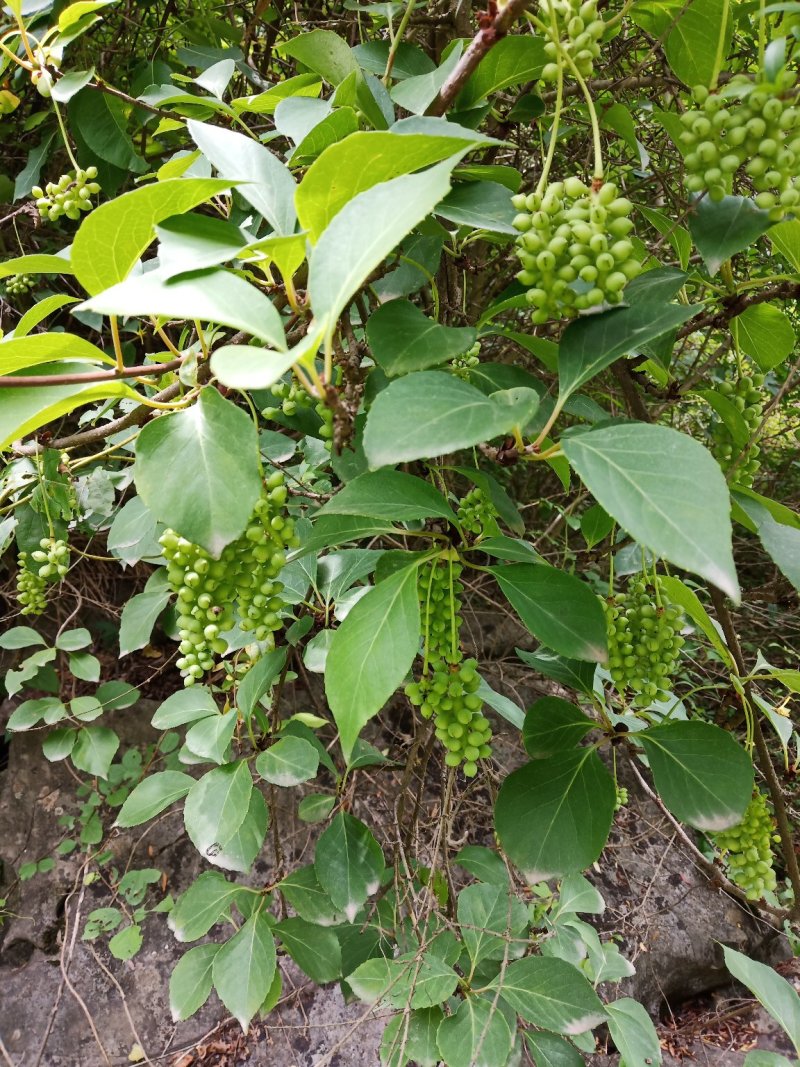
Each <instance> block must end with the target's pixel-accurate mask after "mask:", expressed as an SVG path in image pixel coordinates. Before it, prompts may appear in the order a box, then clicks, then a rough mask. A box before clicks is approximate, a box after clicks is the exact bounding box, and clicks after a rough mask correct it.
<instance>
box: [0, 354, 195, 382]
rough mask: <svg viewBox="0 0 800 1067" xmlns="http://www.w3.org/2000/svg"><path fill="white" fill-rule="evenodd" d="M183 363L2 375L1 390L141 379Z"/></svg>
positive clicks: (176, 367)
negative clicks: (79, 371)
mask: <svg viewBox="0 0 800 1067" xmlns="http://www.w3.org/2000/svg"><path fill="white" fill-rule="evenodd" d="M182 363H183V357H181V358H180V359H171V360H170V361H169V363H146V364H142V365H141V366H139V367H123V368H121V369H120V370H116V369H114V370H90V371H82V372H81V373H80V374H38V375H37V374H29V375H18V374H14V375H6V374H3V375H0V389H28V388H30V387H31V386H33V387H34V388H36V387H37V386H45V385H72V384H73V383H76V384H78V383H81V382H113V381H115V380H116V379H117V378H141V377H143V376H144V375H147V374H166V373H167V372H168V371H172V370H177V369H178V367H180V365H181V364H182Z"/></svg>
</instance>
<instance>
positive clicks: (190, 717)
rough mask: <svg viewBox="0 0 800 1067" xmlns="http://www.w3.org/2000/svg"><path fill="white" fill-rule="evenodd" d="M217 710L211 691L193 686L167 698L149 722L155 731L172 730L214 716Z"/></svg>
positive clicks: (199, 686) (203, 687) (201, 686)
mask: <svg viewBox="0 0 800 1067" xmlns="http://www.w3.org/2000/svg"><path fill="white" fill-rule="evenodd" d="M218 710H219V709H218V708H217V704H216V701H215V700H214V697H213V696H212V695H211V690H210V689H208V688H207V687H206V686H204V685H193V686H191V687H190V688H189V689H179V690H178V691H177V692H176V693H172V694H171V695H170V696H168V697H167V699H166V700H165V701H164V702H163V703H162V704H161V705H160V706H159V707H158V708H157V710H156V712H155V714H154V715H153V718H152V719H151V720H150V722H151V724H152V725H153V726H154V727H155V729H156V730H174V729H175V727H176V726H185V724H186V723H187V722H195V721H196V720H197V719H205V718H206V717H207V716H209V715H216V714H217V713H218Z"/></svg>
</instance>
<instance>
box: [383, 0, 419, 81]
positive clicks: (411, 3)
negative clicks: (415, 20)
mask: <svg viewBox="0 0 800 1067" xmlns="http://www.w3.org/2000/svg"><path fill="white" fill-rule="evenodd" d="M416 6H417V0H408V3H407V4H406V9H405V11H404V12H403V17H402V18H401V19H400V25H399V26H398V27H397V33H396V34H395V35H394V37H393V38H392V44H391V48H390V49H389V55H388V57H387V59H386V70H384V72H383V84H384V85H388V84H389V79H390V78H391V76H392V67H393V66H394V61H395V59H396V58H397V50H398V48H399V47H400V45H401V44H402V41H403V37H404V36H405V32H406V30H407V29H408V22H409V19H410V18H411V16H412V14H413V13H414V8H415V7H416Z"/></svg>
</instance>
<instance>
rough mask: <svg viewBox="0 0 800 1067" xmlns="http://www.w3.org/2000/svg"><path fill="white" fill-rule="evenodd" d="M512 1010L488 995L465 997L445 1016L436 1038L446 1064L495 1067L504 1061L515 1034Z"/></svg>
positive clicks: (462, 1066)
mask: <svg viewBox="0 0 800 1067" xmlns="http://www.w3.org/2000/svg"><path fill="white" fill-rule="evenodd" d="M516 1024H517V1020H516V1016H515V1015H514V1012H513V1011H512V1010H511V1009H509V1008H508V1007H506V1005H504V1004H503V1001H502V1000H500V1001H498V1002H497V1004H496V1005H495V1003H494V997H493V996H489V995H487V994H479V995H478V996H467V997H465V998H464V1000H462V1001H461V1004H460V1005H459V1008H458V1011H457V1012H456V1013H455V1015H451V1016H449V1017H448V1018H446V1019H445V1020H444V1021H443V1022H442V1024H441V1025H440V1027H439V1031H438V1034H437V1037H436V1041H437V1044H438V1046H439V1051H440V1053H441V1054H442V1057H443V1059H444V1062H445V1063H446V1064H447V1067H496V1065H497V1064H500V1063H502V1064H505V1063H507V1061H508V1057H509V1055H510V1054H511V1049H512V1046H513V1044H514V1038H515V1037H516V1033H517V1025H516Z"/></svg>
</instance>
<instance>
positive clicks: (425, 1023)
mask: <svg viewBox="0 0 800 1067" xmlns="http://www.w3.org/2000/svg"><path fill="white" fill-rule="evenodd" d="M387 43H388V42H387ZM443 1020H444V1013H443V1012H442V1009H441V1008H440V1007H438V1006H437V1007H434V1008H417V1009H416V1010H415V1011H411V1012H410V1013H409V1014H406V1013H405V1012H402V1013H398V1014H397V1015H394V1016H392V1018H391V1019H390V1020H389V1022H388V1023H387V1024H386V1029H385V1030H384V1031H383V1039H382V1040H381V1064H382V1067H405V1065H406V1064H407V1063H414V1064H417V1065H418V1067H437V1064H438V1063H439V1061H440V1056H439V1049H438V1046H437V1044H436V1033H437V1031H438V1029H439V1027H440V1026H441V1024H442V1022H443Z"/></svg>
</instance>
